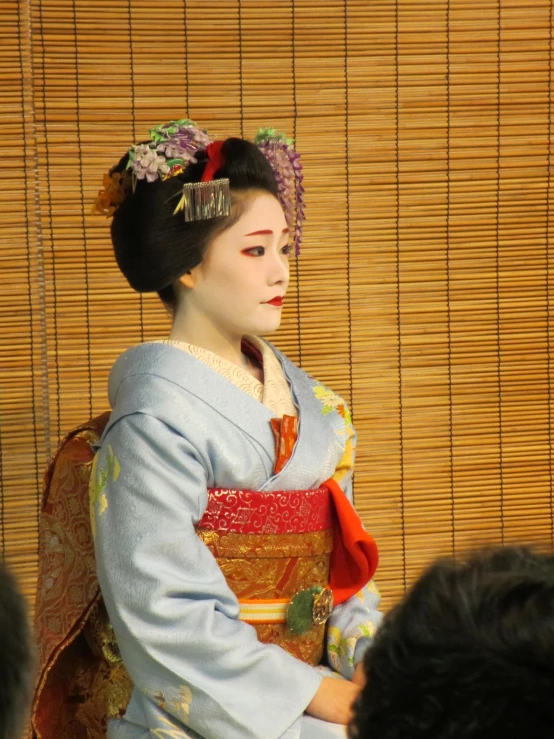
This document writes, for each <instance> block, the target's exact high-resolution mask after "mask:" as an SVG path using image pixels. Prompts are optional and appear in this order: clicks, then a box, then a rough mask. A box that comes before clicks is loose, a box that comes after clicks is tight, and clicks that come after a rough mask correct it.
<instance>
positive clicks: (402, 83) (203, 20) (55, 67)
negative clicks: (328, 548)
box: [0, 0, 553, 607]
mask: <svg viewBox="0 0 554 739" xmlns="http://www.w3.org/2000/svg"><path fill="white" fill-rule="evenodd" d="M552 17H553V9H552V2H550V0H533V1H531V0H519V1H515V0H449V1H447V0H444V1H440V0H427V2H423V1H418V0H397V1H396V2H395V0H372V2H367V0H357V1H356V0H349V1H346V0H343V1H342V2H341V1H340V0H294V1H292V0H278V1H277V0H273V2H266V1H263V0H242V1H240V2H239V1H238V0H217V2H215V1H214V2H212V3H206V2H203V1H201V0H158V1H157V2H156V3H153V2H152V1H151V0H109V2H108V0H96V2H94V3H91V2H89V0H42V1H41V2H39V0H27V1H23V2H21V3H20V4H18V3H16V2H7V1H6V0H4V2H2V4H1V5H0V23H1V26H0V34H1V44H0V60H1V66H0V75H1V78H0V79H1V80H2V83H1V93H0V94H1V98H0V99H1V101H2V116H1V118H0V132H1V141H2V143H3V146H4V157H3V166H2V168H1V170H0V177H1V178H2V185H3V186H2V191H1V193H0V203H1V204H2V214H1V225H2V251H1V252H0V262H1V265H2V269H1V270H0V305H1V306H2V315H1V316H0V321H1V324H0V325H1V330H2V334H1V336H0V357H1V361H2V368H1V372H2V374H1V383H2V384H1V388H0V390H1V394H0V413H1V423H2V425H1V436H0V442H1V460H2V462H1V464H2V466H1V474H0V485H1V488H0V489H1V491H2V495H1V498H0V501H1V506H2V511H1V512H2V526H1V535H2V546H3V551H4V553H5V555H6V557H7V559H8V561H10V562H12V563H13V564H14V566H15V569H16V571H17V572H18V573H19V574H20V576H21V580H22V582H23V585H24V587H25V589H26V592H27V594H28V595H29V597H30V598H31V599H32V597H33V592H34V578H35V572H36V557H37V541H36V532H37V507H38V493H39V481H40V476H41V474H42V471H43V469H44V467H45V465H46V461H47V458H48V456H49V454H50V453H51V452H52V451H53V450H54V449H55V447H56V445H57V443H58V440H59V438H60V436H62V435H63V434H64V433H65V432H66V431H67V430H69V429H71V427H72V426H74V425H76V424H78V423H80V422H81V421H83V420H85V419H87V418H88V417H89V416H91V415H93V414H97V413H100V412H101V411H103V410H105V409H106V408H107V398H106V378H107V374H108V371H109V368H110V366H111V364H112V363H113V361H114V360H115V358H116V357H117V355H118V354H119V353H120V352H121V351H122V350H123V349H124V348H126V347H127V346H129V345H131V344H134V343H136V342H138V341H140V340H141V339H151V338H155V337H159V336H163V334H164V331H166V330H167V320H166V318H165V315H164V312H163V310H162V309H161V307H160V305H159V304H158V302H157V299H155V298H152V297H146V298H144V299H143V300H141V299H140V298H139V297H138V296H137V295H135V294H134V293H132V292H131V291H130V289H128V288H127V287H126V285H125V283H124V281H123V279H122V278H121V277H120V276H119V274H118V272H117V269H116V267H115V263H114V261H113V258H112V255H111V250H110V245H109V240H108V225H107V223H106V221H104V220H103V219H102V218H99V217H93V216H92V215H90V203H91V199H92V198H93V196H94V195H95V193H96V191H97V190H98V188H99V186H100V183H101V179H102V174H103V172H104V171H106V170H107V169H108V167H109V166H110V165H112V164H113V163H114V162H115V161H116V160H117V159H118V158H119V156H121V155H122V154H123V152H124V151H125V150H126V148H127V147H128V146H129V144H130V143H131V142H133V141H138V140H141V139H143V138H144V137H145V135H146V133H147V130H148V128H149V127H150V126H151V125H153V124H156V123H159V122H162V121H165V120H168V119H170V118H174V117H181V116H183V115H185V114H186V112H188V114H189V115H190V117H192V118H194V119H195V120H197V121H199V122H202V123H203V124H205V125H206V126H207V127H208V128H209V129H210V131H211V132H214V133H218V134H221V135H226V134H231V133H237V132H239V133H242V132H244V134H245V135H252V134H253V133H254V132H255V130H256V128H257V127H258V126H259V125H273V126H275V127H276V128H278V129H281V130H284V131H286V132H287V133H288V134H289V135H293V136H295V138H296V141H297V147H298V149H299V150H300V151H301V152H302V154H303V159H304V165H305V173H306V188H307V202H308V217H309V218H308V222H307V226H306V231H305V245H304V249H303V253H302V256H301V258H300V260H299V261H298V262H297V263H295V264H294V265H293V273H294V274H293V284H292V287H291V295H290V298H289V300H288V303H287V307H286V310H285V320H284V325H283V327H282V328H281V330H280V332H279V334H278V336H277V338H276V343H277V344H278V345H279V346H280V347H281V348H282V349H284V350H285V351H286V352H287V353H288V354H289V355H290V356H291V358H292V359H294V360H295V361H298V362H299V363H300V364H301V365H302V367H304V368H305V369H306V370H308V371H309V372H311V373H313V374H314V375H316V376H318V377H319V378H320V379H321V380H323V381H324V382H326V383H327V384H329V385H330V386H332V387H333V388H334V389H335V390H337V391H338V392H340V393H341V394H343V395H344V396H345V397H346V398H347V399H348V401H349V402H350V403H351V406H352V410H353V413H354V418H355V422H356V426H357V429H358V432H359V451H358V463H357V472H356V483H355V493H356V503H357V506H358V509H359V510H360V512H361V514H362V516H363V518H364V521H365V522H366V524H367V526H368V528H369V529H370V530H371V531H372V532H373V533H374V535H375V537H376V538H377V540H378V543H379V545H380V550H381V565H380V571H379V575H378V582H379V585H380V587H381V589H382V591H383V594H384V596H385V606H386V607H388V606H390V604H391V603H392V602H393V600H394V598H396V597H397V596H398V595H399V594H400V593H401V592H402V590H403V588H404V587H405V586H406V584H408V583H409V582H411V581H412V580H413V578H414V577H415V575H416V574H417V573H418V572H419V571H420V569H421V567H422V566H423V565H424V564H425V563H426V562H428V561H429V559H430V558H432V557H434V556H435V555H437V554H441V553H449V552H452V551H460V550H461V549H463V548H465V547H467V546H469V545H473V544H476V543H478V542H483V541H488V542H502V541H504V542H510V541H521V540H524V541H536V542H541V543H546V544H550V543H551V540H552V530H553V497H552V452H551V448H552V445H551V409H552V398H551V392H552V390H551V368H552V367H551V351H550V349H551V342H552V324H551V300H552V299H551V287H552V276H551V275H552V266H553V265H552V262H551V257H550V254H549V249H548V246H549V242H550V236H551V229H552V218H551V204H552V187H551V166H552V155H551V152H552V144H551V140H552V113H553V111H552V95H551V90H552V25H553V23H552ZM23 162H25V165H26V166H25V168H24V166H23ZM29 286H30V287H29Z"/></svg>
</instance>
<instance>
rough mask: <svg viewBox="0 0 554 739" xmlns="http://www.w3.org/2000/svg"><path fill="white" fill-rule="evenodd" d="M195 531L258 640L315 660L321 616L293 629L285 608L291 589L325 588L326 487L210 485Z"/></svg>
mask: <svg viewBox="0 0 554 739" xmlns="http://www.w3.org/2000/svg"><path fill="white" fill-rule="evenodd" d="M196 533H197V535H198V536H199V537H200V538H201V539H202V541H203V542H204V543H205V544H206V546H207V547H208V548H209V549H210V550H211V552H212V554H213V555H214V557H215V558H216V560H217V563H218V565H219V567H220V568H221V570H222V572H223V574H224V575H225V579H226V580H227V584H228V585H229V587H230V588H231V590H232V591H233V592H234V593H235V595H236V596H237V598H238V599H239V603H240V605H241V613H240V618H241V619H242V620H244V621H247V622H248V623H251V624H252V625H253V626H254V628H255V629H256V632H257V634H258V639H259V640H260V641H262V642H264V643H266V644H278V645H279V646H280V647H282V648H283V649H286V650H287V651H288V652H289V653H290V654H292V655H294V656H295V657H297V658H298V659H301V660H302V661H303V662H307V663H308V664H311V665H317V664H319V662H320V661H321V657H322V654H323V648H324V636H325V620H326V619H325V618H322V619H320V621H321V623H319V624H318V623H314V624H312V625H311V628H309V629H307V630H306V631H305V632H304V633H302V634H295V633H293V631H292V630H291V628H289V626H288V625H287V622H286V611H287V605H288V604H289V603H290V601H291V600H292V599H293V597H294V596H295V595H296V594H297V593H299V592H301V591H308V590H309V589H311V588H313V589H318V590H320V589H322V590H323V589H325V588H326V587H327V585H328V583H329V569H330V559H331V552H332V549H333V511H332V504H331V500H330V496H329V491H328V490H327V488H325V487H322V488H320V489H318V490H302V491H284V492H271V493H260V492H254V491H248V490H221V489H216V490H209V491H208V506H207V508H206V511H205V513H204V516H203V517H202V519H201V521H200V522H199V523H198V525H197V527H196ZM325 592H327V591H325ZM316 620H317V619H316Z"/></svg>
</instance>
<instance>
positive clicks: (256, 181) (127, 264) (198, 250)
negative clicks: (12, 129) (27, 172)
mask: <svg viewBox="0 0 554 739" xmlns="http://www.w3.org/2000/svg"><path fill="white" fill-rule="evenodd" d="M221 151H222V154H223V158H224V161H225V166H224V167H222V168H221V169H219V170H217V171H216V172H215V175H214V179H218V178H221V177H228V178H229V187H230V191H231V214H230V215H228V216H220V217H218V218H211V219H209V220H200V221H188V222H187V221H185V220H184V218H183V213H182V212H181V213H177V214H175V215H173V211H174V210H175V206H176V205H177V203H178V202H179V199H180V197H181V194H182V187H183V184H184V183H186V182H200V181H201V179H202V174H203V172H204V169H205V167H206V163H207V155H206V152H205V150H201V151H198V152H197V153H196V155H195V158H196V159H197V162H196V163H195V164H194V163H191V164H189V165H188V167H187V168H186V169H185V171H184V172H183V173H181V174H178V175H175V176H173V177H170V178H169V179H167V180H163V181H162V180H155V181H154V182H147V181H146V179H143V180H137V182H136V187H135V190H134V192H129V194H128V195H127V197H126V198H125V200H124V201H123V203H122V204H121V205H120V206H119V208H118V209H117V210H116V211H115V213H114V217H113V221H112V226H111V235H112V243H113V247H114V252H115V258H116V261H117V264H118V266H119V268H120V270H121V271H122V273H123V274H124V276H125V277H126V278H127V281H128V282H129V284H130V285H131V287H132V288H133V289H135V290H137V291H138V292H141V293H142V292H157V293H158V295H159V296H160V298H161V299H162V301H163V302H164V303H165V305H166V306H167V307H168V308H170V309H171V310H174V309H175V306H176V300H177V296H176V294H175V290H174V288H173V282H174V281H175V280H177V279H178V278H179V277H180V276H181V275H183V274H185V273H186V272H188V271H189V270H191V269H193V268H194V267H196V266H198V265H199V264H201V262H202V261H203V260H204V257H205V255H206V252H207V249H208V246H209V245H210V243H211V242H212V241H213V239H214V238H215V237H216V236H217V235H219V234H220V233H221V232H222V231H225V230H226V229H227V228H230V227H231V226H232V225H233V224H234V223H236V221H237V220H238V218H239V217H240V216H241V214H242V213H243V212H244V199H243V198H241V193H245V192H246V191H262V192H267V193H269V194H271V195H273V196H274V197H277V183H276V180H275V175H274V174H273V170H272V168H271V165H270V164H269V162H268V161H267V159H266V158H265V156H264V155H263V154H262V152H261V151H260V150H259V149H258V147H257V146H255V145H254V144H253V143H251V142H250V141H246V140H245V139H239V138H229V139H227V140H226V141H225V142H224V143H223V146H222V149H221ZM128 161H129V155H128V154H126V155H125V156H124V157H123V158H122V159H121V161H120V162H119V163H118V164H117V165H116V166H115V167H114V168H113V169H112V170H111V171H110V174H114V173H115V172H123V171H124V170H125V168H126V167H127V162H128Z"/></svg>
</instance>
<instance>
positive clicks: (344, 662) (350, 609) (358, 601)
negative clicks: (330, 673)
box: [327, 580, 383, 680]
mask: <svg viewBox="0 0 554 739" xmlns="http://www.w3.org/2000/svg"><path fill="white" fill-rule="evenodd" d="M380 600H381V596H380V595H379V590H378V589H377V586H376V585H375V583H374V582H373V580H371V581H370V582H368V584H367V585H365V586H364V587H363V588H362V589H361V590H360V592H359V593H356V595H353V596H352V598H350V599H349V600H347V601H346V602H345V603H341V605H339V606H337V607H336V608H335V609H334V610H333V613H332V614H331V616H330V618H329V621H328V623H327V658H328V660H329V664H330V666H331V667H332V668H333V669H334V670H335V671H336V672H340V674H341V675H343V676H344V677H346V678H347V679H348V680H351V679H352V675H353V674H354V670H355V668H356V666H357V665H358V664H359V663H360V662H361V661H362V659H363V657H364V654H365V652H366V650H367V648H368V647H369V646H370V645H371V642H372V641H373V636H374V634H375V631H376V630H377V627H378V626H379V624H380V623H381V621H382V619H383V614H382V613H381V612H380V611H379V610H378V607H379V603H380Z"/></svg>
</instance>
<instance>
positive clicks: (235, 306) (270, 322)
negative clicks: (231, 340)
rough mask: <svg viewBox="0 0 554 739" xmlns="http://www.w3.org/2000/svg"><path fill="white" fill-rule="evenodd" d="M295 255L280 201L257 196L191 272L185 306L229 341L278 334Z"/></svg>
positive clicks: (220, 235)
mask: <svg viewBox="0 0 554 739" xmlns="http://www.w3.org/2000/svg"><path fill="white" fill-rule="evenodd" d="M291 252H292V247H291V246H289V229H288V227H287V222H286V220H285V215H284V213H283V209H282V208H281V205H280V204H279V201H278V200H277V199H276V198H274V197H273V196H272V195H270V194H269V193H253V194H252V195H249V196H248V201H247V204H246V210H245V211H244V213H243V214H242V215H241V217H240V218H239V219H238V221H237V222H236V223H235V224H234V225H233V226H231V227H230V228H229V229H227V230H226V231H223V232H222V233H221V234H219V236H216V238H215V239H214V240H213V241H212V243H211V244H210V246H209V247H208V252H207V255H206V258H205V260H204V261H203V262H202V264H200V265H198V266H197V267H195V268H194V269H193V270H191V275H192V280H193V284H194V286H193V287H192V289H191V290H189V291H188V296H187V304H188V305H192V307H193V308H194V311H195V312H200V313H201V314H202V315H203V317H204V318H207V319H208V320H209V321H210V322H211V323H212V324H214V325H215V326H216V327H217V328H218V329H219V330H221V331H223V332H224V333H225V334H227V335H229V336H235V337H236V336H244V335H245V334H254V335H264V334H266V333H270V332H272V331H275V330H276V329H277V328H278V327H279V323H280V322H281V305H282V299H283V298H284V296H285V293H286V291H287V287H288V283H289V257H290V254H291ZM270 301H273V303H271V302H270Z"/></svg>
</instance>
